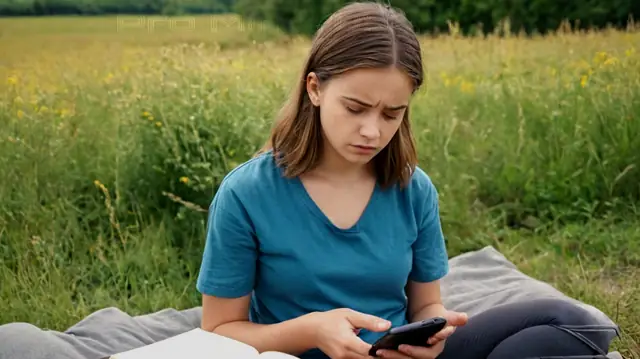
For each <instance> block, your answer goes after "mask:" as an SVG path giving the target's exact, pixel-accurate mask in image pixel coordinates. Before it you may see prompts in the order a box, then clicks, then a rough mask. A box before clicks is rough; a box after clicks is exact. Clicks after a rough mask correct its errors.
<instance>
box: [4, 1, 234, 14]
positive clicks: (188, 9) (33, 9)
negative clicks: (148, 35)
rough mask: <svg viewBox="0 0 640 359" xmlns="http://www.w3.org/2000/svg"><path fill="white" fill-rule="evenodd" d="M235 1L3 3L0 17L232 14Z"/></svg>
mask: <svg viewBox="0 0 640 359" xmlns="http://www.w3.org/2000/svg"><path fill="white" fill-rule="evenodd" d="M234 2H235V0H0V16H46V15H111V14H132V15H154V14H158V15H181V14H216V13H228V12H232V11H233V5H234Z"/></svg>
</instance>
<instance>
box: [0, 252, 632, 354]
mask: <svg viewBox="0 0 640 359" xmlns="http://www.w3.org/2000/svg"><path fill="white" fill-rule="evenodd" d="M449 263H450V273H449V274H448V275H447V276H446V277H445V278H444V279H443V283H442V295H443V300H444V304H445V306H446V307H447V308H449V309H451V310H457V311H464V312H467V313H468V314H469V315H470V316H472V315H475V314H477V313H479V312H482V311H484V310H486V309H489V308H492V307H494V306H496V305H500V304H506V303H513V302H517V301H522V300H530V299H535V298H558V299H562V300H567V301H569V302H572V303H574V304H575V305H577V306H581V307H583V308H585V309H586V310H587V311H588V312H589V313H591V314H592V315H593V316H594V317H595V318H596V320H597V321H598V322H599V324H602V325H608V326H612V327H613V328H615V331H612V335H611V339H613V338H615V336H616V335H617V329H618V327H617V325H616V324H615V323H614V322H613V320H611V319H610V318H609V317H608V316H607V315H605V314H604V313H603V312H602V311H600V310H599V309H598V308H595V307H593V306H591V305H589V304H586V303H583V302H580V301H578V300H576V299H574V298H570V297H568V296H566V295H565V294H563V293H561V292H560V291H558V290H557V289H555V288H554V287H552V286H551V285H549V284H547V283H545V282H542V281H539V280H537V279H534V278H531V277H529V276H527V275H525V274H523V273H522V272H520V271H519V270H518V269H517V268H516V266H515V265H514V264H513V263H511V262H510V261H509V260H507V258H506V257H505V256H504V255H502V254H501V253H500V252H498V251H497V250H496V249H495V248H493V247H491V246H487V247H485V248H483V249H480V250H478V251H473V252H469V253H465V254H462V255H459V256H456V257H454V258H451V259H450V260H449ZM200 315H201V308H200V307H195V308H190V309H186V310H175V309H171V308H167V309H164V310H161V311H158V312H155V313H149V314H146V315H140V316H131V315H129V314H127V313H125V312H123V311H121V310H119V309H118V308H113V307H110V308H104V309H101V310H98V311H96V312H94V313H92V314H90V315H89V316H87V317H86V318H84V319H83V320H81V321H80V322H78V323H76V324H75V325H73V326H72V327H71V328H69V329H67V330H66V331H64V332H58V331H52V330H45V329H41V328H38V327H36V326H33V325H31V324H28V323H10V324H5V325H2V326H0V359H44V358H48V359H63V358H64V359H100V358H105V357H108V356H109V355H112V354H115V353H118V352H122V351H126V350H130V349H133V348H137V347H141V346H144V345H148V344H151V343H153V342H156V341H159V340H163V339H166V338H169V337H171V336H174V335H177V334H180V333H182V332H185V331H188V330H190V329H193V328H196V327H198V326H199V325H200ZM609 358H620V359H621V358H622V357H621V356H620V355H619V353H617V352H612V353H610V354H609Z"/></svg>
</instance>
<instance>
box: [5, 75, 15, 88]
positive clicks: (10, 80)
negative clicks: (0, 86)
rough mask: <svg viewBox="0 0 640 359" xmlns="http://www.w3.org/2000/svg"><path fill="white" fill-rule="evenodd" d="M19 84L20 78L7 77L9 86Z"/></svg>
mask: <svg viewBox="0 0 640 359" xmlns="http://www.w3.org/2000/svg"><path fill="white" fill-rule="evenodd" d="M17 84H18V78H17V77H16V76H9V77H7V85H12V86H14V85H17Z"/></svg>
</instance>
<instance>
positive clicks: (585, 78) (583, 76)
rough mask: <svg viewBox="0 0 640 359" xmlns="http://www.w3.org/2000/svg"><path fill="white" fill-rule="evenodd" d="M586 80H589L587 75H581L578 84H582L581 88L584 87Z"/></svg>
mask: <svg viewBox="0 0 640 359" xmlns="http://www.w3.org/2000/svg"><path fill="white" fill-rule="evenodd" d="M588 80H589V76H587V75H582V77H581V78H580V86H582V87H583V88H584V87H586V86H587V82H588Z"/></svg>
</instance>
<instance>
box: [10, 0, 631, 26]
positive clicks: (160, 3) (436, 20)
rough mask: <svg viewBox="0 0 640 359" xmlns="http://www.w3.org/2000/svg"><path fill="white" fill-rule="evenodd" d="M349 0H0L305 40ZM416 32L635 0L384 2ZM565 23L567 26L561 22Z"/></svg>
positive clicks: (15, 9)
mask: <svg viewBox="0 0 640 359" xmlns="http://www.w3.org/2000/svg"><path fill="white" fill-rule="evenodd" d="M348 2H350V1H349V0H263V1H256V0H140V1H129V0H80V1H71V0H0V16H2V15H55V14H57V15H68V14H77V15H96V14H166V15H178V14H197V13H228V12H235V13H238V14H240V15H242V16H243V17H245V18H247V19H254V20H265V21H269V22H270V23H272V24H274V25H277V26H279V27H280V28H281V29H283V30H285V31H287V32H289V33H300V34H306V35H310V34H313V32H315V30H316V29H317V27H318V26H319V25H320V24H321V23H322V21H323V20H324V19H325V18H326V16H328V15H329V14H331V13H332V12H333V11H335V10H337V9H338V8H340V7H341V6H343V5H344V4H346V3H348ZM386 3H389V4H391V5H392V6H394V7H396V8H399V9H401V10H402V11H404V12H405V13H406V15H407V17H408V18H409V20H411V22H412V23H413V24H414V26H415V27H416V29H417V30H418V31H420V32H432V31H435V32H442V31H445V32H446V31H448V29H449V28H450V26H451V24H450V23H455V24H457V26H458V27H459V28H458V30H459V31H461V32H462V33H464V34H468V33H477V32H485V33H486V32H492V31H494V30H499V31H504V30H505V26H504V25H503V23H504V22H505V21H507V22H508V26H507V31H513V32H519V31H525V32H527V33H535V32H538V33H545V32H547V31H549V30H556V29H558V28H559V27H560V26H571V27H573V28H603V27H605V26H614V27H618V28H620V27H626V26H627V25H628V23H629V21H630V20H631V19H633V18H638V17H639V16H640V2H639V1H636V0H564V1H557V0H510V1H502V0H387V1H386ZM565 21H566V24H565V23H564V22H565Z"/></svg>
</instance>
